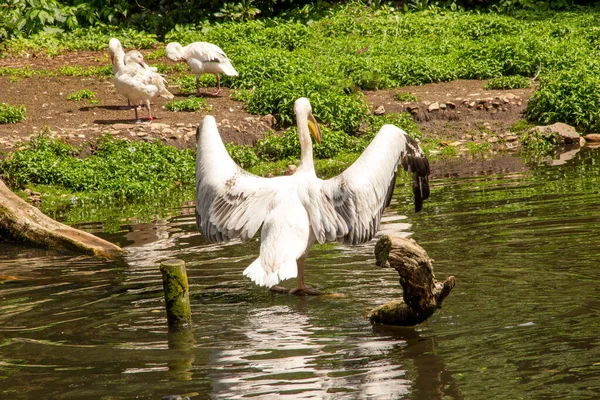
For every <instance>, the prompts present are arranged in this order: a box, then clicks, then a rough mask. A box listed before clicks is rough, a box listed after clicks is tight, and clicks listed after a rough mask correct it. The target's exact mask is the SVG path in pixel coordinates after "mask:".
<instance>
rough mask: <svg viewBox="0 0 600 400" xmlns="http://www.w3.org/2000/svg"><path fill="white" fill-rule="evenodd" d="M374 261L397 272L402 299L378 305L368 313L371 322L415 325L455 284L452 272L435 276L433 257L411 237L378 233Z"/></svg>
mask: <svg viewBox="0 0 600 400" xmlns="http://www.w3.org/2000/svg"><path fill="white" fill-rule="evenodd" d="M375 259H376V263H377V265H379V266H380V267H384V268H394V269H395V270H396V271H397V272H398V275H400V285H401V286H402V289H403V293H402V299H400V300H394V301H391V302H389V303H386V304H384V305H381V306H379V307H377V308H375V309H373V310H371V311H370V312H369V314H368V318H369V319H370V320H371V322H374V323H380V324H386V325H401V326H409V325H417V324H420V323H421V322H423V321H425V320H426V319H427V318H429V317H430V316H432V315H433V313H434V312H435V310H437V309H438V308H441V307H442V301H443V300H444V298H445V297H446V296H448V295H449V294H450V291H451V290H452V288H453V287H454V285H455V279H454V276H449V277H448V278H447V279H446V280H445V281H444V282H443V283H442V282H438V281H436V280H435V275H434V273H433V266H432V262H433V260H432V259H431V258H429V256H428V255H427V252H426V251H425V250H424V249H423V248H422V247H421V246H419V245H418V244H417V242H415V241H414V240H413V239H406V238H402V237H397V236H391V237H390V236H382V237H381V238H380V239H379V241H378V242H377V244H376V245H375Z"/></svg>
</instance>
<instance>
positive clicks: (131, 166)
mask: <svg viewBox="0 0 600 400" xmlns="http://www.w3.org/2000/svg"><path fill="white" fill-rule="evenodd" d="M78 154H79V150H78V149H76V148H74V147H72V146H69V145H67V144H65V143H63V142H61V141H58V140H53V139H51V138H49V137H48V135H46V134H40V135H39V136H37V137H36V138H34V139H33V140H32V141H31V142H29V143H25V144H23V145H22V147H21V148H20V149H18V150H16V151H14V152H12V153H11V154H10V155H9V156H8V157H7V158H5V159H4V160H2V161H1V162H0V173H2V174H3V178H4V179H5V180H6V181H7V182H9V183H10V184H11V185H12V186H13V187H18V188H19V187H20V188H22V187H24V186H25V185H26V184H35V185H52V186H55V187H59V188H61V189H62V190H63V191H65V192H68V193H70V194H72V195H73V196H74V198H76V199H77V201H79V202H81V201H92V202H108V203H115V202H128V201H136V202H144V201H147V200H150V199H153V198H155V197H158V196H159V195H164V194H165V193H168V192H169V191H170V190H173V189H174V188H177V187H179V186H189V185H192V186H193V184H194V176H195V175H194V173H195V171H194V165H195V164H194V154H193V153H192V152H191V151H179V150H177V149H176V148H174V147H171V146H165V145H162V144H160V143H159V142H157V143H148V142H131V143H130V142H127V141H125V140H116V139H113V138H112V137H111V136H108V135H107V136H104V137H102V138H101V139H100V140H99V141H98V143H97V146H96V148H95V149H94V151H93V155H92V156H90V157H86V158H83V159H81V158H79V157H77V155H78Z"/></svg>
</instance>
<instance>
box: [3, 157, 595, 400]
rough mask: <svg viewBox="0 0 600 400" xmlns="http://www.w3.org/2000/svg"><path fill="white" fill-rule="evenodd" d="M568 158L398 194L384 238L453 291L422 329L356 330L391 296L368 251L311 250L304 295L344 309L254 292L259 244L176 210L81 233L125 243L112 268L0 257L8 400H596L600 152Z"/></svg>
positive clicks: (392, 281) (394, 288)
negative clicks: (411, 246) (217, 233)
mask: <svg viewBox="0 0 600 400" xmlns="http://www.w3.org/2000/svg"><path fill="white" fill-rule="evenodd" d="M569 157H570V158H569ZM569 157H567V159H566V161H564V162H560V161H559V162H555V163H554V164H557V165H551V164H552V163H544V164H541V165H526V167H520V168H517V169H513V170H510V169H509V170H505V171H503V172H502V173H490V172H489V171H482V172H485V173H486V174H485V175H483V174H479V175H478V174H473V175H472V176H468V177H456V176H451V174H450V176H449V177H439V178H436V179H434V180H433V181H432V198H431V200H429V201H428V202H427V203H426V204H425V207H424V209H423V211H422V212H421V213H419V214H414V213H412V211H411V206H410V194H409V192H408V191H407V190H405V189H404V188H400V189H398V190H397V193H396V196H395V199H394V200H395V201H394V203H393V204H392V206H391V208H390V209H388V211H387V212H386V215H385V224H384V226H383V229H384V231H387V232H388V233H389V232H396V233H398V234H404V235H411V236H412V237H413V238H414V239H415V240H417V242H419V244H420V245H421V246H423V247H424V248H425V249H426V250H427V251H428V253H429V255H430V256H431V257H432V258H434V259H435V263H434V268H435V271H436V274H437V278H438V279H444V278H445V277H446V276H448V275H454V276H455V277H456V280H457V286H456V288H455V289H454V290H453V291H452V293H451V294H450V296H449V297H448V298H447V299H446V300H445V302H444V308H443V309H441V310H439V311H438V312H437V313H436V314H435V315H434V316H433V317H432V318H431V319H430V320H429V321H427V322H426V323H425V324H423V325H421V326H418V327H416V328H391V327H381V326H371V325H370V324H369V322H368V321H367V320H365V318H364V313H365V311H366V310H369V309H370V308H372V307H374V306H376V305H379V304H381V303H384V302H386V301H388V300H391V299H394V298H397V297H398V296H400V294H401V293H400V286H399V285H398V280H397V275H396V273H395V272H390V271H389V270H383V269H380V268H378V267H376V266H375V265H374V257H373V247H374V243H375V241H372V242H370V243H367V244H365V245H362V246H357V247H346V246H339V245H337V244H328V245H321V246H315V247H314V248H313V250H312V252H311V255H310V257H309V259H308V260H307V273H306V279H307V281H308V283H310V284H313V285H315V286H318V287H319V288H320V289H322V290H324V291H326V292H330V293H341V294H343V295H344V296H343V297H312V298H296V297H292V296H284V295H274V294H271V293H269V292H268V291H266V290H265V289H264V288H259V287H256V286H254V285H253V284H252V283H251V282H249V281H247V280H246V279H245V278H244V277H243V276H242V274H241V271H242V270H243V269H244V268H245V267H246V266H247V265H248V264H249V263H250V262H251V261H252V260H253V259H254V257H256V255H257V252H258V242H256V241H252V242H250V243H248V244H245V245H241V244H239V243H230V244H225V245H222V244H220V245H215V244H211V243H207V242H206V241H205V240H204V239H203V238H202V237H201V236H200V234H198V233H197V232H196V229H195V226H194V219H193V215H192V214H190V211H191V209H190V208H186V207H184V208H182V209H181V210H180V212H179V213H178V214H177V215H176V216H174V217H171V218H168V219H165V220H158V221H155V222H154V223H151V224H136V225H123V226H122V229H121V230H120V231H119V232H118V233H116V234H114V233H111V234H106V233H103V232H102V230H101V226H102V225H101V224H96V223H94V221H90V223H89V224H86V225H85V227H86V229H90V230H93V231H95V233H97V234H99V235H101V236H104V237H107V238H110V240H114V241H119V242H121V243H128V245H127V247H126V249H127V256H126V257H125V259H124V260H122V261H117V262H102V261H98V260H96V259H93V258H90V257H87V256H78V255H74V254H61V253H56V252H53V251H44V250H36V249H29V248H23V247H18V246H13V245H8V244H0V275H1V276H4V278H3V279H5V283H4V284H0V398H10V399H34V398H35V399H40V398H43V399H45V398H48V399H130V398H141V399H160V398H161V397H162V396H165V395H168V394H180V395H185V396H190V398H192V399H204V398H219V399H220V398H223V399H231V398H244V397H256V398H280V397H285V398H290V399H293V398H294V399H295V398H331V399H365V398H374V399H402V398H406V399H442V398H443V399H448V398H451V399H482V398H506V399H518V398H526V399H547V398H581V399H585V398H590V399H591V398H598V397H600V364H599V363H600V348H599V345H600V336H599V335H598V332H599V331H600V315H599V314H600V279H599V278H598V272H597V271H598V265H599V261H600V251H599V250H598V241H597V237H598V234H599V233H600V227H599V222H600V205H599V203H598V195H599V191H600V189H599V187H600V186H599V185H598V183H599V179H598V176H599V174H600V163H598V161H597V160H598V159H600V151H599V150H592V149H587V148H584V149H582V150H580V151H579V152H577V153H574V154H572V155H570V156H569ZM521 165H525V164H521ZM405 213H406V214H407V216H406V217H404V216H403V214H405ZM173 257H175V258H180V259H183V260H185V261H186V263H187V270H188V277H189V280H190V284H191V286H192V294H191V302H192V312H193V320H194V324H193V326H192V328H191V329H189V330H184V331H181V332H177V333H173V332H169V331H168V329H167V328H166V315H165V313H164V308H163V302H162V283H161V277H160V272H159V270H158V263H159V262H160V261H161V260H164V259H168V258H173ZM7 276H9V277H11V278H7ZM6 279H10V280H6ZM292 284H293V282H291V281H290V282H287V286H291V285H292Z"/></svg>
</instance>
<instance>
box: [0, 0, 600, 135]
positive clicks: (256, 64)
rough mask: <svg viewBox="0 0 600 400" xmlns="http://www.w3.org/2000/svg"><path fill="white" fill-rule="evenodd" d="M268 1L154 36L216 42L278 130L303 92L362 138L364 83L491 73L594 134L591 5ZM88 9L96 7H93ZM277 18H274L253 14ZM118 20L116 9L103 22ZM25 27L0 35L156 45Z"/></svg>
mask: <svg viewBox="0 0 600 400" xmlns="http://www.w3.org/2000/svg"><path fill="white" fill-rule="evenodd" d="M31 1H33V0H31ZM191 3H194V4H195V3H197V2H193V1H192V2H191ZM271 3H272V2H269V1H264V2H262V1H261V2H254V3H252V2H244V3H240V4H239V5H226V6H223V10H221V9H219V10H216V11H213V12H212V14H210V13H209V14H207V16H211V15H212V19H213V22H208V21H206V20H203V19H202V18H198V19H197V20H195V21H197V22H195V23H193V24H188V25H183V24H177V25H173V26H172V29H171V30H169V31H165V32H163V33H161V35H162V34H164V40H161V42H170V41H179V42H181V43H184V44H185V43H189V42H191V41H208V42H212V43H216V44H218V45H219V46H221V47H222V48H223V49H224V50H225V51H226V53H227V54H228V55H229V56H230V58H231V59H232V62H233V64H234V66H236V69H237V70H238V71H239V73H240V76H239V77H223V83H224V85H227V86H229V87H231V88H233V89H236V91H235V92H234V93H235V98H236V99H239V100H241V101H244V102H245V103H246V104H247V108H248V110H249V111H250V112H251V113H255V114H263V115H264V114H269V113H270V114H273V115H275V116H276V117H277V118H278V121H279V122H280V123H281V124H282V125H284V126H285V125H289V124H290V123H291V122H292V120H293V115H292V104H293V101H294V100H295V99H296V98H298V97H300V96H306V97H309V98H310V99H311V102H312V103H313V108H314V111H315V114H316V115H317V117H318V118H319V120H320V121H321V122H322V123H323V124H324V125H326V126H327V127H328V128H330V129H331V130H333V131H340V132H344V133H346V134H350V135H354V136H358V135H359V131H360V129H361V126H362V124H363V122H364V120H365V119H366V116H367V115H368V112H369V111H368V107H367V106H366V104H365V101H364V98H363V96H362V94H361V90H365V89H378V88H397V87H403V86H406V85H420V84H424V83H430V82H441V81H449V80H454V79H491V80H490V83H489V87H490V88H515V87H523V86H525V85H526V84H528V81H529V80H530V79H531V78H532V77H534V76H535V75H537V74H538V72H539V79H540V80H541V83H540V86H539V88H538V89H537V91H536V93H535V95H534V97H533V99H532V100H533V101H531V102H530V103H529V108H528V113H527V115H528V118H529V119H530V120H531V121H535V122H542V123H548V122H555V121H558V120H561V121H562V122H566V123H570V124H574V125H576V126H577V127H578V128H580V129H582V130H597V121H598V120H600V119H599V118H597V114H595V109H596V107H595V105H596V104H597V103H596V100H597V99H599V98H600V87H599V86H598V85H597V83H598V82H597V78H596V77H597V76H598V69H599V67H598V62H597V61H596V59H597V55H598V54H597V53H598V45H599V44H600V29H597V28H595V26H598V23H599V22H600V10H598V9H596V8H590V7H588V8H584V9H573V10H572V11H563V12H559V13H557V12H554V13H549V12H544V11H543V9H544V8H548V7H547V6H549V7H550V8H558V9H562V8H565V7H568V6H572V5H573V4H572V2H567V1H562V2H561V1H551V2H545V3H542V2H537V1H533V0H530V1H525V0H522V1H506V0H503V1H502V2H486V5H488V6H491V5H492V4H494V5H495V6H497V8H499V9H504V10H507V9H510V10H512V11H515V10H516V9H519V8H521V9H527V10H534V11H531V12H527V13H524V12H514V13H512V14H508V13H504V14H501V13H487V14H482V13H474V12H465V11H461V10H462V8H461V7H466V8H470V5H472V4H475V3H473V2H454V4H455V7H451V8H456V9H457V10H458V11H455V12H449V11H447V9H444V7H443V4H441V3H435V2H431V1H429V2H427V1H425V2H419V3H418V4H417V2H412V3H410V4H412V6H410V4H408V5H407V8H406V10H408V11H413V10H417V11H418V10H422V11H418V12H405V10H404V8H401V9H400V10H398V9H394V8H393V7H391V6H390V5H389V4H387V3H385V2H367V3H360V2H348V3H345V4H340V5H334V6H333V7H327V6H326V5H325V4H324V3H318V4H316V5H306V6H303V7H301V8H296V9H293V10H288V9H284V8H281V7H283V6H282V5H281V4H279V3H277V4H278V5H277V7H275V6H274V4H275V3H273V4H271ZM423 3H424V6H423ZM48 4H51V3H48ZM268 4H271V6H272V7H271V8H269V7H268V6H267V5H268ZM419 4H420V5H419ZM543 4H546V5H545V6H544V5H543ZM89 7H91V8H92V9H93V8H94V7H99V5H98V4H96V3H95V2H92V3H90V5H89ZM123 7H124V8H123V10H125V9H128V10H129V12H131V9H130V8H127V7H125V6H123ZM161 7H162V6H161ZM182 7H183V6H182ZM186 7H187V6H186ZM239 7H242V8H239ZM252 7H255V8H257V9H259V10H260V11H261V13H258V14H257V13H255V12H254V11H252V10H251V9H252ZM113 8H115V7H113ZM158 8H159V9H160V7H158ZM183 8H185V7H183ZM209 8H210V7H209ZM102 9H104V8H102ZM281 12H284V14H281ZM214 13H220V15H221V16H220V17H219V18H220V22H214ZM228 13H229V14H228ZM277 13H279V16H276V17H270V18H262V19H253V18H252V16H257V15H261V16H265V15H274V14H277ZM234 14H235V15H237V16H234ZM119 15H120V14H119V12H116V13H113V14H111V17H110V18H108V19H109V20H110V21H112V19H114V18H117V19H118V18H119ZM226 15H230V17H226ZM171 17H172V16H171ZM171 17H169V18H171ZM78 18H79V17H78ZM92 19H93V18H92ZM78 21H79V19H78ZM177 22H182V21H177ZM45 25H48V24H45ZM142 25H143V24H142ZM150 26H152V24H150ZM163 26H168V24H166V25H163ZM27 32H29V31H27ZM31 32H32V33H31V34H29V35H28V36H26V37H23V36H19V35H15V36H14V37H13V38H12V39H10V40H7V41H6V42H5V47H6V49H7V50H8V51H21V50H24V49H27V50H28V51H41V50H42V49H44V51H46V52H48V51H50V52H51V53H56V52H59V51H62V50H64V49H105V48H106V44H107V43H108V40H109V38H110V37H113V36H116V37H119V39H121V41H122V42H123V44H124V46H126V47H135V48H149V47H151V46H153V45H155V44H156V43H157V36H156V33H147V31H139V30H135V29H132V28H131V27H126V28H117V27H115V26H114V25H111V24H107V23H104V24H95V25H94V26H93V27H92V28H89V29H81V28H73V29H63V32H62V33H59V34H56V35H49V34H47V33H48V32H44V31H40V32H37V33H33V32H36V30H35V29H33V30H31ZM163 56H164V48H163V47H162V46H161V47H160V48H159V49H157V50H156V51H155V52H154V53H152V54H151V55H150V56H149V57H148V58H149V59H155V60H156V61H157V62H158V65H157V66H158V68H159V71H160V72H161V73H166V74H175V76H173V77H171V76H169V78H170V82H171V83H172V84H176V85H178V86H180V88H181V91H182V92H184V93H193V91H194V90H195V77H194V76H193V75H191V74H189V70H187V67H186V66H185V65H183V64H177V66H173V65H171V64H169V65H165V64H161V63H160V61H161V58H162V57H163ZM0 73H4V74H6V73H10V74H14V76H27V75H28V74H33V73H34V72H32V71H31V70H29V69H26V68H25V69H21V70H19V72H16V71H14V72H11V71H6V70H4V72H3V71H0ZM35 73H37V72H35ZM60 73H61V74H68V75H86V74H99V75H105V74H106V75H109V74H110V68H109V67H108V66H106V67H104V68H102V69H92V68H85V69H84V68H78V67H64V68H63V69H61V71H60ZM11 76H13V75H11ZM171 78H172V79H171ZM200 83H201V85H202V86H214V85H215V79H214V76H212V75H204V76H202V78H201V82H200ZM402 96H403V95H402ZM403 99H404V97H402V98H400V97H399V98H398V101H406V100H403ZM406 99H408V97H407V98H406Z"/></svg>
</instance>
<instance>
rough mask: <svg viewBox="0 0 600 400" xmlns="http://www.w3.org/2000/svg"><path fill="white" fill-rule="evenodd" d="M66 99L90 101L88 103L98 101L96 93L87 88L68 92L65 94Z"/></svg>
mask: <svg viewBox="0 0 600 400" xmlns="http://www.w3.org/2000/svg"><path fill="white" fill-rule="evenodd" d="M67 100H71V101H81V100H88V102H90V103H97V102H98V100H96V93H94V92H93V91H91V90H89V89H81V90H78V91H76V92H73V93H69V94H68V95H67Z"/></svg>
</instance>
